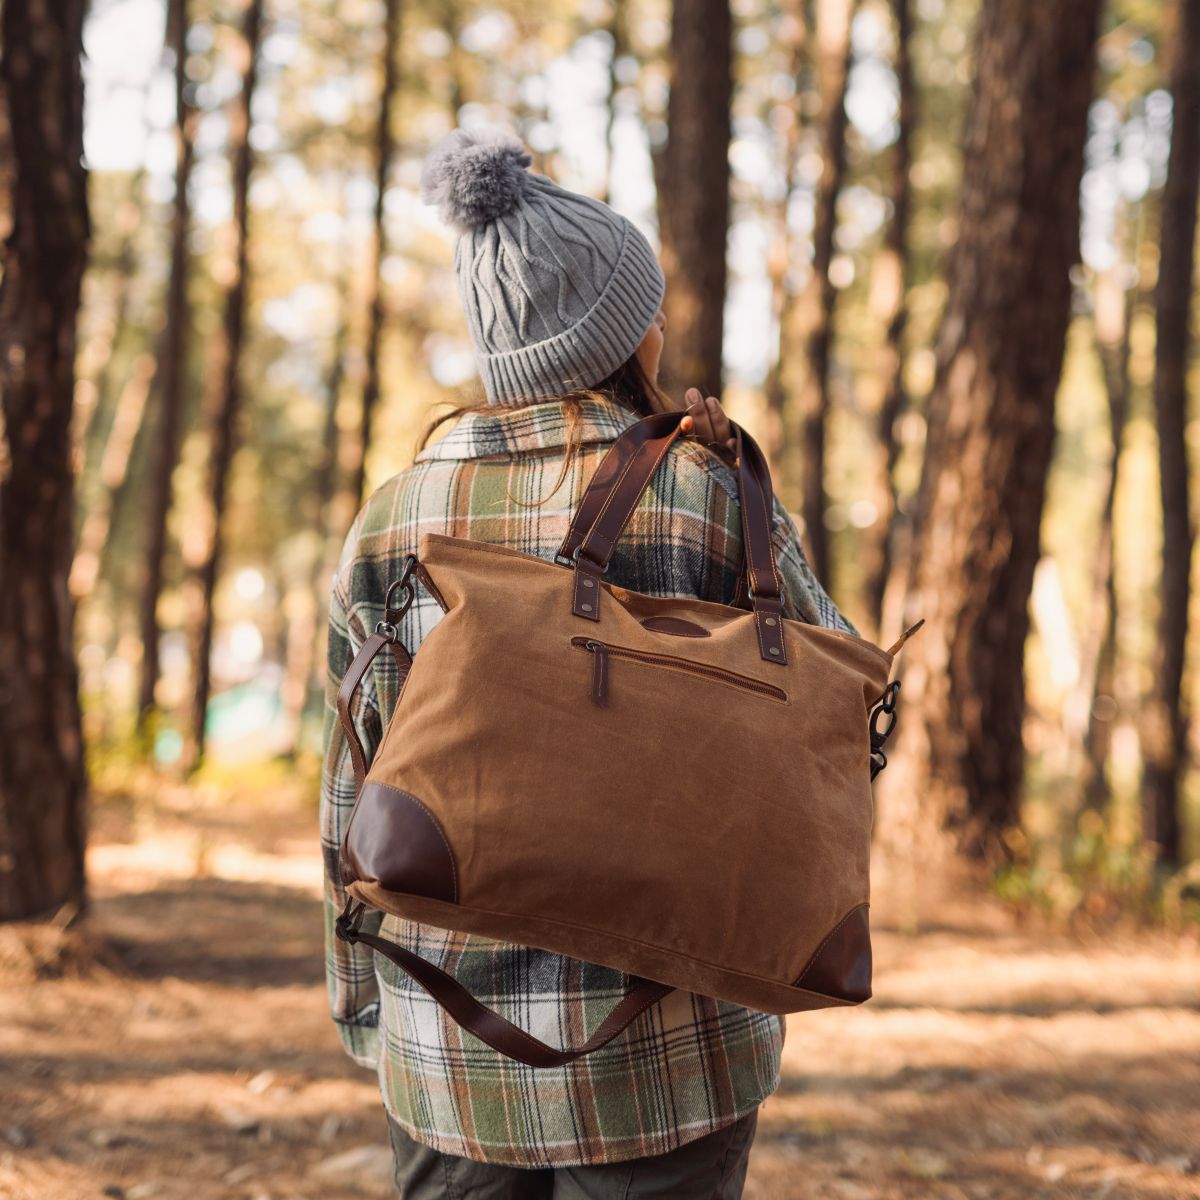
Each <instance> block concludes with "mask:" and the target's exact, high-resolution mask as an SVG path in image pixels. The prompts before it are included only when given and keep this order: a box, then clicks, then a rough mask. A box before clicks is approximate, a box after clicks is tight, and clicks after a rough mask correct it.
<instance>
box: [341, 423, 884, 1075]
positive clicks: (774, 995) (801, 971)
mask: <svg viewBox="0 0 1200 1200" xmlns="http://www.w3.org/2000/svg"><path fill="white" fill-rule="evenodd" d="M683 415H684V414H682V413H662V414H656V415H654V416H650V417H646V418H645V419H643V420H641V421H639V422H638V423H636V424H635V425H633V426H631V427H630V428H629V429H628V430H627V431H626V432H625V433H624V434H623V435H622V436H621V437H620V438H618V439H617V441H616V442H614V444H613V446H612V448H611V449H610V450H609V452H608V454H607V455H606V456H605V457H604V459H603V460H602V461H601V464H600V466H599V467H598V468H597V469H596V472H595V474H594V476H593V478H592V480H591V482H590V484H589V487H588V488H587V490H586V492H585V494H584V496H583V498H582V500H581V502H580V505H579V508H578V511H577V512H576V514H575V516H574V519H573V521H572V524H571V527H570V530H569V532H568V534H567V537H566V540H565V541H564V543H563V546H562V549H561V551H560V553H559V556H558V559H557V560H556V561H555V562H550V561H547V560H545V559H540V558H535V557H533V556H530V555H526V554H522V553H519V552H517V551H514V550H510V549H508V548H505V547H500V546H494V545H488V544H485V543H480V542H472V541H466V540H462V539H459V538H453V537H447V536H442V535H437V534H427V535H425V536H424V537H423V538H422V539H421V541H420V544H419V555H418V556H412V557H410V558H409V559H407V560H406V562H405V566H404V569H403V573H402V575H401V577H400V578H399V579H397V580H396V581H395V582H394V583H393V584H392V586H391V588H390V589H389V592H388V598H387V602H386V605H385V617H384V620H383V621H382V622H381V623H380V625H379V627H378V628H377V630H376V632H375V633H373V634H372V635H371V636H370V637H368V638H367V640H366V642H365V644H364V645H363V647H362V649H361V651H360V652H359V653H358V655H357V656H356V657H355V660H354V662H353V663H352V665H351V667H350V670H349V671H348V672H347V674H346V678H345V680H344V681H343V683H342V687H341V693H340V695H339V698H338V707H339V712H340V715H341V720H342V723H343V726H344V728H345V730H346V735H347V738H348V740H349V745H350V751H351V755H352V758H353V763H354V771H355V778H356V781H357V783H358V795H357V799H356V802H355V806H354V809H353V812H352V814H351V817H350V820H349V823H348V825H347V828H346V833H345V839H344V842H343V844H342V846H341V849H340V858H339V870H340V873H341V880H342V883H343V885H344V886H345V888H346V891H347V893H348V896H349V899H348V901H347V905H346V909H345V911H344V912H343V913H342V915H341V917H340V918H339V919H338V921H337V924H336V931H337V935H338V936H339V937H341V938H342V939H344V940H345V941H348V942H352V943H353V942H360V943H363V944H365V945H367V946H370V947H372V948H373V949H374V950H375V951H377V952H379V953H382V954H384V955H386V956H387V957H388V958H390V959H391V960H392V961H393V962H395V963H396V964H397V965H398V966H400V967H401V968H402V969H403V970H405V971H406V972H408V974H409V975H410V976H412V978H413V979H414V980H416V982H417V983H419V984H420V985H422V986H423V987H424V988H425V989H426V990H427V991H428V992H429V993H430V994H431V995H432V996H433V997H434V998H435V999H436V1000H437V1001H438V1002H439V1003H440V1004H441V1005H442V1006H443V1007H444V1008H445V1009H446V1011H447V1012H448V1013H449V1014H450V1015H451V1016H452V1017H453V1018H454V1019H455V1020H456V1021H457V1022H458V1023H459V1024H460V1025H461V1026H462V1027H463V1028H464V1029H467V1030H468V1031H470V1032H471V1033H473V1034H474V1035H475V1036H476V1037H478V1038H480V1039H481V1040H482V1041H483V1042H485V1043H487V1044H488V1045H490V1046H492V1047H493V1048H495V1049H496V1050H498V1051H500V1052H501V1053H503V1054H506V1055H508V1056H509V1057H511V1058H514V1059H517V1060H519V1061H520V1062H523V1063H527V1064H529V1065H530V1066H534V1067H551V1066H561V1065H563V1064H565V1063H568V1062H571V1061H572V1060H574V1059H576V1058H579V1057H580V1056H582V1055H585V1054H588V1053H590V1052H592V1051H593V1050H596V1049H598V1048H599V1047H601V1046H603V1045H605V1044H606V1043H607V1042H609V1041H611V1040H612V1038H614V1037H616V1036H617V1035H618V1034H619V1033H620V1032H621V1031H622V1030H623V1029H624V1028H625V1027H626V1026H627V1025H628V1024H629V1023H630V1022H631V1021H633V1020H634V1019H635V1018H636V1017H637V1016H638V1015H639V1014H640V1013H642V1012H643V1011H645V1009H646V1008H648V1007H649V1006H650V1005H652V1004H653V1003H655V1002H656V1001H657V1000H660V999H661V998H662V997H663V996H665V995H666V994H667V993H668V992H670V991H671V990H672V989H673V988H684V989H687V990H689V991H693V992H697V993H700V994H702V995H707V996H713V997H717V998H720V999H724V1000H728V1001H732V1002H735V1003H738V1004H742V1005H745V1006H747V1007H749V1008H753V1009H757V1010H760V1011H763V1012H768V1013H789V1012H797V1011H801V1010H805V1009H813V1008H823V1007H828V1006H832V1005H850V1004H858V1003H861V1002H862V1001H864V1000H866V999H867V998H868V997H869V996H870V993H871V942H870V934H869V930H868V924H867V905H868V894H869V887H868V856H869V850H870V836H871V822H872V798H871V780H872V778H873V777H874V774H875V773H876V771H878V770H879V769H880V767H881V766H882V765H883V764H884V763H885V762H886V758H885V757H884V755H883V743H884V741H885V740H886V738H887V735H888V734H889V733H890V732H891V728H892V725H893V724H894V722H895V709H896V697H897V692H898V689H899V683H898V682H896V681H893V682H891V683H889V682H888V680H889V674H890V669H891V665H892V659H893V654H894V652H895V651H896V650H897V649H898V648H899V645H900V644H901V643H897V645H896V646H895V647H893V648H892V650H890V651H884V650H881V649H879V648H878V647H876V646H874V645H872V644H870V643H869V642H866V641H863V640H862V639H860V638H857V637H854V636H851V635H849V634H845V633H842V632H837V631H834V630H830V629H824V628H820V627H817V626H812V625H808V624H805V623H802V622H799V621H793V620H789V619H786V618H784V616H783V594H782V586H781V582H780V577H779V572H778V570H777V567H776V562H775V557H774V551H773V548H772V543H771V511H772V507H771V506H772V490H771V480H770V475H769V473H768V470H767V466H766V462H765V460H764V459H763V456H762V454H761V452H760V451H759V448H758V446H757V445H756V444H755V443H754V441H753V440H752V439H751V438H750V437H749V436H748V435H747V434H746V433H745V432H744V431H742V430H741V429H740V428H737V427H736V426H735V427H734V432H735V436H736V437H737V445H738V453H737V462H738V487H739V493H740V507H741V512H742V529H743V540H744V545H745V557H746V565H747V570H746V579H745V585H746V586H745V589H744V591H743V590H742V589H739V595H740V597H741V598H743V600H744V603H745V604H746V605H747V607H746V608H742V607H729V606H726V605H722V604H713V603H710V602H707V601H702V600H687V599H663V598H658V597H651V596H646V595H642V594H640V593H637V592H632V591H628V590H626V589H624V588H620V587H616V586H613V585H611V584H609V583H607V582H606V581H605V579H604V575H605V572H606V570H607V567H608V563H609V560H610V558H611V556H612V553H613V549H614V546H615V544H616V542H617V540H618V539H619V537H620V536H621V532H622V530H623V529H624V527H625V525H626V523H627V522H628V520H629V518H630V516H631V515H632V513H633V511H634V509H635V508H636V506H637V504H638V501H639V499H640V497H641V495H642V493H643V491H644V490H645V488H646V487H647V486H648V484H649V482H650V480H651V478H652V477H653V475H654V473H655V471H656V469H657V467H658V465H659V464H660V463H661V462H662V460H663V457H664V456H665V455H666V453H667V450H668V449H669V448H670V446H671V443H672V442H673V441H674V439H675V438H676V437H677V436H679V433H680V428H679V426H680V421H681V419H682V417H683ZM418 582H419V583H420V584H421V586H423V587H425V588H426V589H427V590H428V592H429V593H430V595H431V596H432V597H433V599H434V600H435V601H436V602H437V604H438V605H439V606H440V607H441V608H442V610H443V614H444V615H443V616H442V618H441V619H440V620H439V621H438V623H437V624H436V625H435V626H434V627H433V628H432V630H430V632H429V633H428V635H427V636H426V637H425V639H424V641H423V643H422V645H421V647H420V651H419V653H418V654H417V655H416V658H415V661H414V660H413V659H412V658H410V656H409V654H408V652H407V651H406V650H405V648H404V647H403V646H402V645H401V643H400V642H399V641H398V639H397V634H396V623H397V621H398V620H399V618H400V617H401V616H402V615H403V613H404V612H406V611H407V609H408V606H409V605H411V604H412V602H413V599H414V595H415V587H416V585H417V583H418ZM902 641H903V639H901V642H902ZM384 650H386V651H388V652H390V653H391V655H392V656H393V658H394V660H395V662H396V665H397V667H398V669H399V672H400V689H399V693H398V699H397V702H396V707H395V710H394V712H393V714H392V717H391V720H390V723H389V724H388V727H387V730H386V732H385V734H384V737H383V740H382V742H381V743H380V745H379V748H378V750H377V752H376V753H375V756H374V760H373V761H372V762H371V763H370V764H369V765H368V763H367V762H366V758H365V754H364V751H363V747H362V744H361V742H360V741H359V738H358V735H357V733H356V732H355V729H354V725H353V722H352V720H351V717H350V701H351V698H352V697H353V694H354V691H355V689H356V688H357V687H358V685H359V683H360V682H361V680H362V678H363V676H364V674H365V673H366V671H367V670H368V668H369V667H370V665H371V663H372V661H373V660H374V658H375V657H376V655H377V654H379V653H381V652H382V651H384ZM697 716H701V717H702V718H703V720H702V722H700V723H698V722H697V721H696V717H697ZM698 724H701V725H702V726H703V728H704V730H705V732H704V734H703V735H702V736H700V737H695V736H690V735H689V733H688V732H687V731H688V730H690V729H695V728H696V727H697V725H698ZM368 907H370V908H372V909H378V910H381V911H382V912H385V913H393V914H395V915H397V916H401V917H406V918H409V919H411V920H414V921H420V922H425V923H428V924H431V925H434V926H437V927H440V928H443V929H452V930H458V931H462V932H467V933H473V934H478V935H482V936H485V937H491V938H497V939H500V940H503V941H507V942H515V943H519V944H522V945H529V946H536V947H540V948H542V949H545V950H550V951H554V952H557V953H560V954H564V955H568V956H571V957H574V958H579V959H583V960H586V961H589V962H594V963H599V964H603V965H606V966H610V967H614V968H617V969H619V970H621V971H623V972H625V973H627V974H629V975H631V976H632V977H633V980H632V983H631V988H630V990H629V992H628V993H627V994H626V996H625V997H624V998H623V999H622V1000H621V1001H620V1002H619V1003H618V1004H617V1005H616V1007H615V1008H614V1010H613V1011H612V1012H611V1013H610V1014H609V1016H608V1017H607V1018H606V1019H605V1020H604V1021H603V1022H601V1024H600V1025H599V1027H598V1028H597V1029H596V1030H595V1031H594V1032H593V1033H592V1034H591V1036H590V1037H588V1038H587V1040H586V1041H585V1042H584V1043H583V1044H582V1045H577V1046H574V1047H568V1048H563V1049H559V1048H557V1047H554V1046H551V1045H548V1044H547V1043H545V1042H541V1041H539V1040H537V1039H535V1038H533V1037H532V1036H530V1035H529V1034H527V1033H526V1032H525V1031H523V1030H522V1029H520V1028H519V1027H518V1026H517V1025H515V1024H513V1023H511V1022H509V1021H508V1020H506V1019H505V1018H504V1017H502V1016H501V1015H499V1014H498V1013H495V1012H493V1011H492V1010H490V1009H488V1008H487V1007H485V1006H484V1005H483V1004H481V1003H480V1002H479V1001H477V1000H476V999H475V998H474V997H473V996H472V995H471V994H470V993H469V992H468V991H466V989H464V988H463V987H462V986H461V985H460V984H459V983H458V982H457V981H456V980H455V979H454V978H453V977H452V976H450V975H448V974H446V973H445V972H443V971H441V970H440V969H439V968H437V967H436V966H434V965H433V964H432V963H430V962H429V961H427V960H426V959H423V958H421V957H420V956H418V955H416V954H414V953H412V952H411V951H409V950H408V949H407V948H405V947H403V946H400V945H398V944H396V943H394V942H391V941H389V940H388V939H385V938H382V937H379V936H377V935H375V934H372V933H368V932H366V931H364V930H363V929H362V921H363V916H364V913H365V912H366V909H367V908H368Z"/></svg>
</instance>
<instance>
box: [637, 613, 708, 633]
mask: <svg viewBox="0 0 1200 1200" xmlns="http://www.w3.org/2000/svg"><path fill="white" fill-rule="evenodd" d="M642 628H643V629H648V630H650V632H651V633H669V634H670V635H671V636H672V637H691V638H706V637H712V634H711V633H710V632H709V631H708V630H707V629H705V628H704V626H703V625H697V624H695V623H694V622H693V621H685V620H683V618H682V617H646V619H645V620H644V621H642Z"/></svg>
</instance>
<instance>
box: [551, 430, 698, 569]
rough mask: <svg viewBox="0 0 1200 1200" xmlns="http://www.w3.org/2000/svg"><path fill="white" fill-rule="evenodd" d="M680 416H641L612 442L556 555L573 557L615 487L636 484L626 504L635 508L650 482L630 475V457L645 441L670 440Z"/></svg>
mask: <svg viewBox="0 0 1200 1200" xmlns="http://www.w3.org/2000/svg"><path fill="white" fill-rule="evenodd" d="M683 415H684V414H683V413H655V414H654V415H653V416H649V417H643V418H642V420H640V421H638V422H636V423H635V424H633V425H631V426H630V427H629V428H628V429H626V430H625V432H624V433H622V434H621V435H620V437H618V438H617V440H616V441H615V442H613V444H612V446H610V447H609V450H608V453H607V454H606V455H605V456H604V457H603V458H602V459H601V460H600V465H599V466H598V467H597V468H596V471H595V473H594V474H593V475H592V478H591V480H590V481H589V483H588V486H587V489H586V490H585V491H584V493H583V498H582V499H581V500H580V502H579V507H578V508H577V509H576V510H575V515H574V517H573V518H572V519H571V527H570V529H568V530H567V536H566V537H565V538H564V539H563V544H562V546H561V547H560V548H559V551H558V556H559V558H567V559H573V558H574V556H575V551H576V550H578V549H579V547H580V546H581V545H582V544H583V539H584V538H585V537H587V535H588V533H589V531H590V530H591V528H592V526H593V525H594V524H595V523H596V518H597V517H598V516H599V515H600V512H601V510H602V509H603V508H604V507H605V504H606V503H607V502H608V500H609V498H610V493H612V492H613V491H614V490H615V489H617V488H625V489H628V488H631V487H636V488H637V491H636V493H634V495H633V503H632V504H631V505H630V506H629V511H630V512H632V511H633V509H634V508H636V507H637V502H638V500H639V499H641V495H642V492H644V491H645V490H646V486H647V485H648V484H649V482H650V475H649V474H645V473H644V472H643V471H642V470H640V469H639V470H638V471H637V472H636V473H634V474H633V475H632V476H630V475H629V469H630V466H631V463H632V460H633V458H634V457H635V456H636V455H637V453H638V451H639V450H641V449H642V448H643V447H644V446H645V445H646V443H648V442H652V441H656V440H658V439H660V438H663V437H668V438H671V439H674V437H675V436H676V433H677V431H678V428H679V422H680V420H681V419H682V418H683ZM651 474H653V472H651ZM639 484H640V486H638V485H639Z"/></svg>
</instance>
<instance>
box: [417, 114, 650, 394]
mask: <svg viewBox="0 0 1200 1200" xmlns="http://www.w3.org/2000/svg"><path fill="white" fill-rule="evenodd" d="M522 150H523V147H521V145H520V143H519V142H518V141H517V140H516V139H515V138H513V137H512V136H511V135H508V134H505V133H503V132H501V131H494V130H493V131H479V132H476V131H467V130H461V129H457V130H455V131H454V132H453V133H451V134H450V135H448V136H447V137H446V138H444V139H443V140H442V141H441V142H439V143H438V145H437V146H436V147H434V149H433V150H432V151H431V152H430V154H429V157H428V159H427V160H426V168H425V171H424V173H423V176H422V179H423V184H422V188H423V195H424V196H425V199H426V200H427V202H429V203H436V204H438V205H439V206H440V210H441V213H442V216H443V218H444V219H445V220H447V222H448V223H450V224H451V225H452V226H453V227H454V228H456V229H457V230H458V231H459V236H458V242H457V244H456V246H455V251H454V268H455V273H456V275H457V277H458V288H459V295H460V297H461V299H462V303H463V310H464V313H465V315H466V319H467V329H468V331H469V333H470V336H471V342H472V344H473V345H474V347H475V358H476V362H477V364H478V366H479V374H480V376H481V378H482V380H483V384H484V390H485V391H486V393H487V398H488V400H489V402H490V403H492V404H498V405H504V404H513V403H515V402H517V401H520V400H524V399H541V398H547V397H553V396H559V395H561V394H562V393H563V392H566V391H570V390H571V389H572V388H587V387H594V386H595V385H596V384H597V383H599V382H600V381H601V380H602V379H604V378H605V377H606V376H608V375H610V374H611V373H612V372H613V371H614V370H615V369H616V368H617V367H619V366H620V365H621V364H622V363H623V362H625V360H626V359H628V358H629V357H630V355H632V354H633V352H634V351H635V350H636V349H637V347H638V345H639V344H640V342H641V340H642V338H643V337H644V336H645V334H646V330H647V329H649V328H650V325H651V323H652V322H653V320H654V316H655V313H656V312H657V311H658V308H659V305H660V304H661V303H662V298H663V291H664V289H665V281H664V279H663V273H662V269H661V268H660V267H659V265H658V260H657V258H656V257H655V254H654V251H653V249H652V248H651V246H650V243H649V242H648V241H647V240H646V238H645V237H644V235H643V234H642V233H641V231H640V230H639V229H638V228H637V226H635V225H634V224H633V223H632V222H631V221H629V220H628V219H627V218H625V217H623V216H621V215H620V214H619V213H617V212H615V211H614V210H613V209H611V208H610V207H609V206H608V205H607V204H603V203H601V202H600V201H599V200H594V199H592V198H591V197H589V196H584V195H580V194H579V193H577V192H571V191H568V190H567V189H566V188H562V187H560V186H559V185H558V184H557V183H555V182H554V181H553V180H551V179H547V178H546V177H545V176H543V175H537V174H535V173H534V172H532V171H528V170H527V168H526V166H525V165H523V164H524V163H525V160H526V159H527V158H528V155H523V154H522V153H521V151H522ZM484 214H487V217H486V219H485V217H484Z"/></svg>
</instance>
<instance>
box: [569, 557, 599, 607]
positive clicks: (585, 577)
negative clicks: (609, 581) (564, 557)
mask: <svg viewBox="0 0 1200 1200" xmlns="http://www.w3.org/2000/svg"><path fill="white" fill-rule="evenodd" d="M602 576H603V571H602V570H601V568H600V567H598V566H596V565H595V563H593V562H592V561H591V559H589V558H585V557H584V556H583V555H582V554H581V555H580V556H579V557H578V558H577V559H576V560H575V581H574V586H573V587H572V589H571V611H572V612H573V613H574V614H575V615H576V616H577V617H584V618H585V619H586V620H588V621H599V620H600V580H601V578H602Z"/></svg>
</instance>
